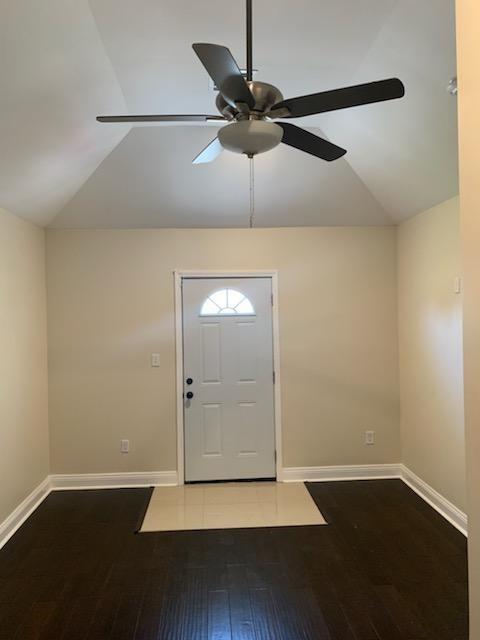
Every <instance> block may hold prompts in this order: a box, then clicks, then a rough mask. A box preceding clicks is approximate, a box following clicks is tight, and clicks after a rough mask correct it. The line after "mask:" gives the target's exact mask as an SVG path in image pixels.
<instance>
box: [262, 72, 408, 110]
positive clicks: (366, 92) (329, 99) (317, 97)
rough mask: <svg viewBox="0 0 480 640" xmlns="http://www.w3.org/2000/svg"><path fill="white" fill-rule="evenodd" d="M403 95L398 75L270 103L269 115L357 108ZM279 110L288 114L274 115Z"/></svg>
mask: <svg viewBox="0 0 480 640" xmlns="http://www.w3.org/2000/svg"><path fill="white" fill-rule="evenodd" d="M404 95H405V87H404V86H403V83H402V82H401V81H400V80H399V79H398V78H390V79H389V80H380V81H378V82H367V83H366V84H357V85H355V86H353V87H344V88H343V89H334V90H333V91H322V92H321V93H312V94H310V95H308V96H299V97H298V98H289V99H288V100H283V101H282V102H279V103H277V104H276V105H274V106H273V107H272V109H271V112H270V114H269V115H270V116H272V117H279V118H300V117H302V116H311V115H314V114H315V113H325V112H327V111H336V110H337V109H346V108H348V107H358V106H359V105H362V104H371V103H373V102H383V101H384V100H394V99H395V98H403V96H404ZM283 109H286V110H287V111H288V112H289V113H288V114H287V115H278V116H275V113H274V112H275V111H278V110H283Z"/></svg>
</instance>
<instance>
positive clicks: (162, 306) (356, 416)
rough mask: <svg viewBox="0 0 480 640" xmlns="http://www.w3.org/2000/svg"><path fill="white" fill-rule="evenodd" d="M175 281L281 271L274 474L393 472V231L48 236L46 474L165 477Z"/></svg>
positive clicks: (169, 454)
mask: <svg viewBox="0 0 480 640" xmlns="http://www.w3.org/2000/svg"><path fill="white" fill-rule="evenodd" d="M174 268H180V269H254V268H259V269H262V268H264V269H267V268H268V269H270V268H273V269H278V270H279V286H280V294H279V298H280V299H279V307H280V332H281V365H282V371H281V373H282V410H283V446H284V465H285V466H310V465H328V464H333V465H334V464H356V463H358V464H361V463H377V462H378V463H387V462H398V461H399V459H400V444H399V414H398V358H397V301H396V231H395V229H393V228H363V229H362V228H322V229H319V228H308V229H256V230H253V231H251V230H151V229H149V230H130V231H114V230H90V231H60V230H58V231H57V230H49V231H48V232H47V274H48V308H49V371H50V417H51V419H50V427H51V454H52V471H53V472H56V473H77V472H78V473H86V472H108V471H125V470H131V471H150V470H172V469H175V468H176V430H175V386H174V382H175V345H174V324H173V323H174V316H173V311H174V307H173V304H174V292H173V277H172V271H173V269H174ZM152 352H159V353H160V354H161V359H162V367H161V368H159V369H152V368H151V367H150V354H151V353H152ZM365 429H374V430H375V432H376V444H375V445H374V446H365V445H364V443H363V432H364V430H365ZM121 438H129V439H130V440H131V453H129V454H128V455H121V454H120V452H119V444H120V439H121Z"/></svg>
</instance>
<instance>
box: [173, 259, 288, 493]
mask: <svg viewBox="0 0 480 640" xmlns="http://www.w3.org/2000/svg"><path fill="white" fill-rule="evenodd" d="M173 278H174V289H175V367H176V388H175V392H176V394H177V482H178V484H179V485H180V484H184V483H185V431H184V429H185V421H184V402H183V389H184V384H183V381H184V377H185V376H184V371H183V306H182V280H183V279H184V278H199V279H205V278H270V279H271V281H272V295H273V301H272V337H273V371H274V373H275V382H274V385H273V400H274V429H275V452H276V462H275V468H276V475H277V481H278V482H281V481H282V480H283V462H282V394H281V376H280V332H279V325H280V323H279V313H278V271H277V270H276V269H266V270H264V269H260V270H242V271H205V270H199V271H197V270H185V269H175V270H174V272H173Z"/></svg>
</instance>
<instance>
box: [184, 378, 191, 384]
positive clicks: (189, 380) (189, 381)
mask: <svg viewBox="0 0 480 640" xmlns="http://www.w3.org/2000/svg"><path fill="white" fill-rule="evenodd" d="M185 382H186V383H187V384H193V378H187V379H186V380H185Z"/></svg>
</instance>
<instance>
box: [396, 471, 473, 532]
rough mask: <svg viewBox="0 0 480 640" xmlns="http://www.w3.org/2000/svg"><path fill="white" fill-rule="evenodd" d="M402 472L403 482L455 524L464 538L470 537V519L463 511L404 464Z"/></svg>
mask: <svg viewBox="0 0 480 640" xmlns="http://www.w3.org/2000/svg"><path fill="white" fill-rule="evenodd" d="M400 467H401V472H402V480H403V481H404V482H405V484H406V485H408V486H409V487H410V489H412V490H413V491H415V493H417V494H418V495H419V496H420V497H421V498H422V499H423V500H425V502H427V503H428V504H429V505H430V506H431V507H433V508H434V509H435V511H438V513H439V514H440V515H442V516H443V517H444V518H445V520H448V522H450V524H453V526H454V527H456V528H457V529H458V530H459V531H461V532H462V533H463V535H464V536H467V535H468V517H467V514H466V513H464V512H463V511H460V509H458V507H456V506H455V505H454V504H452V503H451V502H450V500H447V498H445V497H444V496H442V495H441V494H440V493H438V491H436V490H435V489H434V488H433V487H431V486H430V485H429V484H427V483H426V482H425V481H424V480H422V479H421V478H419V477H418V476H417V475H416V474H415V473H413V471H411V470H410V469H409V468H408V467H406V466H405V465H404V464H402V465H400Z"/></svg>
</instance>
